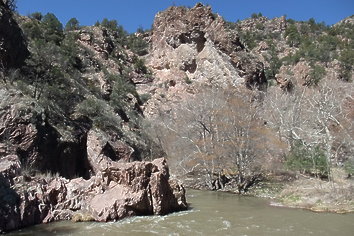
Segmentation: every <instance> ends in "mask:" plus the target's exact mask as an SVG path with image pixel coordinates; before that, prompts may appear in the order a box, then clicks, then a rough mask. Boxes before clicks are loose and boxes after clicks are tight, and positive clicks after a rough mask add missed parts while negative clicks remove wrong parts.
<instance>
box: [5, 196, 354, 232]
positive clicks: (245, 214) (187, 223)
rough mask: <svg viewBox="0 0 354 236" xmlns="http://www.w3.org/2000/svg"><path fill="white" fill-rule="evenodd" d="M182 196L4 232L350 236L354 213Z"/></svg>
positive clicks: (237, 198) (245, 199) (241, 199)
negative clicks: (124, 212)
mask: <svg viewBox="0 0 354 236" xmlns="http://www.w3.org/2000/svg"><path fill="white" fill-rule="evenodd" d="M187 200H188V202H189V203H191V209H190V210H188V211H184V212H178V213H174V214H170V215H167V216H142V217H133V218H129V219H125V220H122V221H119V222H110V223H94V222H88V223H72V222H70V221H67V222H65V221H64V222H57V223H52V224H46V225H37V226H33V227H29V228H26V229H22V230H20V231H17V232H13V233H10V234H9V235H11V236H14V235H16V236H19V235H36V236H42V235H43V236H44V235H45V236H47V235H75V236H76V235H78V236H80V235H82V236H91V235H92V236H93V235H105V236H110V235H129V236H133V235H139V236H140V235H193V236H194V235H236V236H246V235H248V236H268V235H269V236H276V235H279V236H280V235H281V236H292V235H294V236H299V235H302V236H303V235H319V236H327V235H328V236H333V235H334V236H353V235H354V214H344V215H340V214H333V213H314V212H310V211H307V210H301V209H288V208H281V207H272V206H270V205H269V201H268V200H264V199H259V198H254V197H240V196H237V195H234V194H230V193H222V192H206V191H196V190H188V194H187Z"/></svg>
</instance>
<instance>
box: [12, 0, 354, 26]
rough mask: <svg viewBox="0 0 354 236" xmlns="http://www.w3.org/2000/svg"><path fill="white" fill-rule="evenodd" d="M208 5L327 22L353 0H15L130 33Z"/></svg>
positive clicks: (24, 7) (240, 15)
mask: <svg viewBox="0 0 354 236" xmlns="http://www.w3.org/2000/svg"><path fill="white" fill-rule="evenodd" d="M197 2H202V3H204V4H209V5H211V6H212V8H213V11H214V12H216V13H219V14H220V15H221V16H223V17H224V18H225V19H226V20H228V21H236V20H237V19H240V20H242V19H245V18H247V17H249V16H250V15H251V14H252V13H258V12H261V13H262V14H263V15H264V16H267V17H269V18H273V17H278V16H282V15H284V14H286V15H287V17H288V18H293V19H295V20H308V19H309V18H311V17H313V18H315V19H316V21H318V22H322V21H324V22H325V23H326V24H328V25H332V24H335V23H336V22H338V21H340V20H341V19H343V18H345V17H347V16H350V15H353V14H354V0H205V1H203V0H199V1H193V0H173V1H172V0H60V1H59V0H57V1H55V0H17V10H18V12H19V13H20V14H22V15H28V14H30V13H33V12H36V11H39V12H42V13H44V14H46V13H48V12H51V13H54V14H55V15H56V16H57V17H58V18H59V20H60V21H61V22H62V23H63V24H64V25H65V24H66V22H67V21H68V20H69V19H70V18H72V17H76V18H77V19H78V20H79V22H80V24H81V25H93V24H94V23H95V22H96V21H97V20H102V19H103V18H108V19H115V20H117V21H118V23H119V24H121V25H123V27H124V28H125V29H126V30H127V31H129V32H135V31H136V29H137V28H138V27H139V26H142V27H143V28H145V29H147V28H150V27H151V25H152V23H153V19H154V16H155V14H156V13H157V12H159V11H162V10H164V9H166V8H167V7H169V6H172V5H176V6H179V5H183V6H194V5H195V4H196V3H197Z"/></svg>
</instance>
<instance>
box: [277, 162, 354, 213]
mask: <svg viewBox="0 0 354 236" xmlns="http://www.w3.org/2000/svg"><path fill="white" fill-rule="evenodd" d="M331 178H332V179H331V181H323V180H320V179H316V178H308V177H305V176H301V177H299V179H297V180H295V181H294V182H292V183H289V184H287V185H285V186H284V188H283V189H282V191H280V192H279V194H277V195H276V196H275V201H274V202H273V205H276V206H285V207H294V208H304V209H308V210H311V211H315V212H334V213H349V212H354V179H353V178H347V175H346V174H345V172H344V171H343V170H342V169H333V170H332V175H331Z"/></svg>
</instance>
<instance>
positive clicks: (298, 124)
mask: <svg viewBox="0 0 354 236" xmlns="http://www.w3.org/2000/svg"><path fill="white" fill-rule="evenodd" d="M339 83H341V86H339ZM350 87H352V84H349V83H345V84H344V83H342V82H338V81H337V82H336V84H333V82H328V81H327V82H323V83H321V84H320V85H319V86H318V87H316V88H307V87H296V88H294V90H293V91H292V92H291V93H285V92H283V91H280V90H278V89H277V88H273V89H271V90H269V91H268V93H267V96H266V98H265V100H264V113H263V114H264V118H265V119H266V120H267V121H268V123H269V125H270V126H271V127H273V128H274V129H275V130H276V131H277V134H278V137H279V139H280V140H282V141H284V142H286V143H287V144H288V150H289V151H290V150H292V149H293V148H294V147H295V145H296V143H299V142H300V143H301V144H302V145H303V146H304V147H305V148H307V149H308V150H312V151H315V150H321V151H323V153H324V154H325V158H326V162H327V171H326V174H327V175H329V174H330V166H331V164H332V161H331V160H333V159H335V157H336V156H337V155H336V153H338V150H339V149H340V148H341V146H342V145H345V143H347V145H348V142H349V143H350V142H352V137H353V136H352V135H350V134H349V133H350V130H351V129H352V128H351V126H352V125H349V124H350V123H351V122H350V121H349V120H348V115H347V114H345V110H344V108H343V104H344V101H345V100H346V99H348V97H350V93H351V91H353V90H352V89H350ZM339 133H342V135H341V136H338V134H339ZM349 146H350V144H349ZM338 148H339V149H338ZM312 161H313V162H312V163H313V167H312V169H314V172H316V166H315V164H316V163H315V160H312Z"/></svg>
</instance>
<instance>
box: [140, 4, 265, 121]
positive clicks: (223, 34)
mask: <svg viewBox="0 0 354 236" xmlns="http://www.w3.org/2000/svg"><path fill="white" fill-rule="evenodd" d="M149 40H150V41H151V50H150V54H149V55H148V56H147V58H146V59H147V63H148V65H149V67H150V68H151V70H152V71H153V72H154V75H155V79H154V81H153V82H151V83H148V84H144V85H141V86H139V87H138V88H139V89H140V92H141V93H152V94H153V96H152V99H151V100H149V102H148V104H147V105H146V106H145V114H146V115H148V116H150V115H151V116H153V115H155V114H156V113H157V110H162V111H168V110H169V109H170V107H171V106H173V104H174V103H176V102H178V101H180V100H181V99H186V98H189V97H190V96H191V94H195V93H197V91H198V87H199V86H200V85H202V86H213V85H216V86H222V87H227V86H247V87H250V86H253V85H257V86H258V85H261V84H263V83H264V82H265V76H264V72H263V64H262V63H261V62H260V61H259V60H258V59H257V58H256V57H255V56H254V55H252V54H251V53H249V52H247V50H246V49H245V47H244V45H243V44H242V43H241V42H240V39H239V37H238V35H237V34H236V32H235V31H233V30H230V29H229V28H228V27H227V26H226V23H225V21H224V20H223V19H222V17H221V16H219V15H218V14H214V13H213V12H212V9H211V7H209V6H203V5H202V4H197V5H195V6H194V7H193V8H190V9H188V8H186V7H170V8H168V9H167V10H165V11H163V12H159V13H158V14H157V15H156V17H155V21H154V24H153V29H152V34H151V36H150V39H149Z"/></svg>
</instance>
